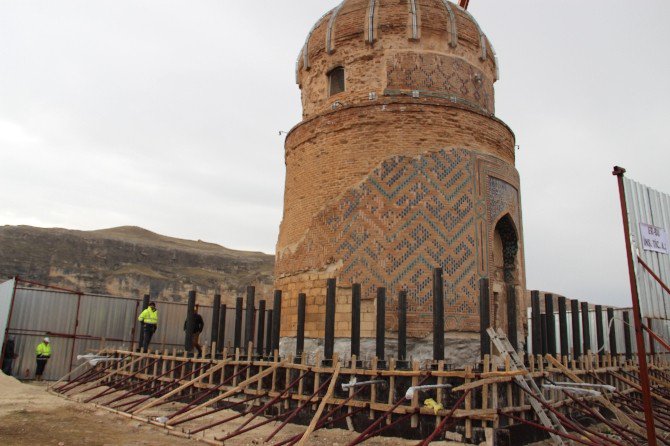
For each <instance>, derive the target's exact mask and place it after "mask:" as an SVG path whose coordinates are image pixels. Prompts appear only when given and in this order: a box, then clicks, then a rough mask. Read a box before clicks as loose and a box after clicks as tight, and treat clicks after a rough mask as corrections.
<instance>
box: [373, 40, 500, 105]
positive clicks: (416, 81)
mask: <svg viewBox="0 0 670 446" xmlns="http://www.w3.org/2000/svg"><path fill="white" fill-rule="evenodd" d="M386 76H387V82H388V84H387V87H386V88H387V89H388V90H399V91H411V90H419V91H421V92H431V93H434V94H438V95H442V96H454V97H457V98H461V99H464V100H466V101H467V102H470V103H473V104H476V105H477V106H479V107H481V108H483V109H484V110H486V111H488V112H489V113H493V107H494V95H493V84H492V83H491V82H490V81H489V80H487V79H486V78H485V77H484V74H483V73H482V71H481V70H479V69H477V68H475V67H473V66H472V65H470V64H469V63H467V62H465V61H464V60H463V59H460V58H458V57H451V56H445V55H442V54H435V53H423V54H422V53H414V52H411V53H396V54H394V55H393V56H392V57H390V58H389V59H388V60H387V62H386Z"/></svg>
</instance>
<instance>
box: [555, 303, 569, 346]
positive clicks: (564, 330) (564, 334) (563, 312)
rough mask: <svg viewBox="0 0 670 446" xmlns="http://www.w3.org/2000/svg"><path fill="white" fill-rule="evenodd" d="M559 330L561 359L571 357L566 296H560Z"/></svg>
mask: <svg viewBox="0 0 670 446" xmlns="http://www.w3.org/2000/svg"><path fill="white" fill-rule="evenodd" d="M558 329H559V331H560V333H559V337H560V339H561V357H566V356H569V355H570V346H569V345H568V306H567V305H566V300H565V296H558Z"/></svg>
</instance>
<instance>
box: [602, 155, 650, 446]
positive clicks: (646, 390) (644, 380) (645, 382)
mask: <svg viewBox="0 0 670 446" xmlns="http://www.w3.org/2000/svg"><path fill="white" fill-rule="evenodd" d="M624 173H626V169H623V168H621V167H618V166H615V167H614V171H613V172H612V174H613V175H615V176H616V177H617V182H618V184H619V200H620V201H621V217H622V220H623V231H624V236H625V241H626V255H627V257H628V276H629V279H630V291H631V295H632V299H633V320H634V323H635V339H636V341H637V356H638V359H639V362H640V384H641V387H642V400H643V405H644V414H645V420H646V424H647V441H648V442H649V446H656V445H657V442H656V426H655V425H654V412H653V409H652V402H651V390H650V386H649V369H648V367H647V355H646V352H645V345H644V335H643V333H642V315H641V312H640V298H639V296H638V293H637V281H636V276H635V265H634V264H633V250H632V247H631V245H630V227H629V225H628V205H627V204H626V191H625V187H624V183H623V175H624Z"/></svg>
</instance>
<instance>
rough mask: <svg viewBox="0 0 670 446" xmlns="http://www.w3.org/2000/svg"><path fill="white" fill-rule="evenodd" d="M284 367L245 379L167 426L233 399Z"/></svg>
mask: <svg viewBox="0 0 670 446" xmlns="http://www.w3.org/2000/svg"><path fill="white" fill-rule="evenodd" d="M282 365H284V362H283V361H282V362H280V363H278V364H275V365H273V366H272V367H270V368H268V369H265V370H263V372H261V373H258V374H256V375H254V376H252V377H251V378H249V379H245V380H244V381H242V382H241V383H239V384H238V385H237V386H236V387H233V388H232V389H230V390H228V391H227V392H224V393H222V394H221V395H219V396H217V397H216V398H212V399H211V400H208V401H205V402H204V403H202V404H200V405H199V406H196V407H194V408H193V409H191V410H189V411H187V412H184V413H183V414H181V415H179V416H178V417H175V418H172V419H171V420H170V421H168V422H167V423H166V424H167V425H168V426H170V425H173V424H175V423H178V422H179V421H180V420H183V419H184V418H188V417H190V416H191V415H192V414H193V412H195V411H197V410H200V409H203V408H205V407H207V406H211V405H212V404H214V403H218V402H219V401H221V400H224V399H226V398H228V397H231V396H233V395H235V394H237V393H240V390H242V389H244V388H245V387H247V386H248V385H250V384H253V383H255V382H256V381H258V380H259V379H263V378H265V377H266V376H268V375H270V374H272V372H274V371H275V369H277V368H278V367H279V366H282Z"/></svg>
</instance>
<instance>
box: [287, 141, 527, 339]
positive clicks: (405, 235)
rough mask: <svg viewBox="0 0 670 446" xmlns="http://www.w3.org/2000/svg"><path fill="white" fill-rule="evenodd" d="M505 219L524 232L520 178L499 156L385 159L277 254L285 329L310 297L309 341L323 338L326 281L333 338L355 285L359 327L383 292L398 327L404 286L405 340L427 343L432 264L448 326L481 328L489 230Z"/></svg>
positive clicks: (340, 332) (342, 328)
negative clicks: (330, 286) (440, 280)
mask: <svg viewBox="0 0 670 446" xmlns="http://www.w3.org/2000/svg"><path fill="white" fill-rule="evenodd" d="M508 214H509V215H510V217H511V218H512V220H513V221H514V222H515V225H516V227H521V214H520V207H519V194H518V176H517V175H516V171H515V170H514V168H513V167H511V168H510V166H509V165H508V164H506V163H504V162H502V161H501V160H499V159H497V158H495V157H492V156H489V155H484V154H481V153H478V152H473V151H469V150H465V149H446V150H439V151H434V152H426V153H423V154H419V155H416V156H413V157H409V156H394V157H391V158H388V159H386V160H385V161H384V162H382V163H381V165H380V166H379V167H377V168H376V169H374V170H373V171H372V172H371V173H370V174H369V175H367V176H366V177H365V179H364V180H363V181H361V182H360V183H358V184H357V185H356V186H355V187H352V188H351V189H349V190H348V191H346V192H345V193H344V194H342V195H341V196H340V197H339V198H338V199H337V200H335V201H334V202H333V203H331V204H330V205H328V206H326V208H325V209H323V210H322V211H320V212H319V213H318V214H317V215H316V216H315V217H314V218H313V219H312V220H311V224H310V227H309V229H308V230H307V233H306V235H305V236H304V237H303V239H302V241H301V242H300V243H299V244H298V246H297V248H296V249H291V250H287V251H283V252H282V253H278V256H277V263H276V275H277V278H278V280H277V282H276V286H277V287H278V288H280V289H282V290H283V291H284V292H285V293H286V298H285V302H284V305H282V307H283V311H282V315H283V317H284V326H285V329H286V330H287V333H292V334H293V335H294V334H295V329H294V328H293V325H292V324H295V322H296V321H297V319H296V318H297V316H296V309H295V306H296V304H297V295H298V293H301V292H304V293H306V294H307V296H308V300H307V315H308V316H307V325H306V327H305V329H306V336H308V337H319V336H320V333H321V334H322V333H323V330H324V328H325V301H324V299H325V292H326V291H325V290H326V288H325V286H326V285H325V284H326V279H327V278H330V277H335V278H336V279H337V280H338V283H339V285H340V287H339V288H338V306H337V316H336V336H338V337H346V336H347V335H348V334H349V329H350V326H349V321H350V320H351V306H350V304H351V301H350V290H349V287H350V285H351V284H352V283H361V284H362V286H363V298H364V299H369V300H370V301H371V303H370V304H369V305H370V306H369V307H366V308H365V309H364V311H363V317H362V321H364V322H369V323H370V324H373V323H374V311H375V310H374V302H373V301H372V299H373V297H374V296H375V292H376V288H377V287H379V286H384V287H386V288H387V290H388V297H387V300H388V308H387V318H386V322H387V327H388V329H389V330H390V331H395V330H397V318H396V314H397V313H396V312H397V309H396V305H397V301H396V297H397V293H398V291H400V290H401V289H406V290H407V291H408V306H409V308H408V335H409V336H411V337H425V336H427V335H428V334H429V333H430V331H431V329H432V288H431V286H432V282H431V278H432V269H433V268H434V267H438V266H439V267H442V268H443V269H444V276H445V277H444V278H445V328H446V330H448V331H466V332H476V331H478V330H479V297H478V296H479V289H478V282H479V278H481V277H489V275H490V272H489V271H490V264H491V262H492V260H493V256H492V254H491V251H492V243H493V242H492V240H493V231H494V229H495V225H496V223H497V222H498V220H499V219H500V218H502V217H503V216H505V215H508ZM521 251H522V249H521ZM518 270H519V271H523V257H522V256H519V259H518ZM300 271H302V273H297V272H300ZM317 271H318V273H317ZM520 276H521V277H522V276H523V274H520ZM310 315H312V316H311V317H310ZM373 328H374V327H373V326H370V327H367V326H365V325H364V326H363V330H368V329H369V330H372V329H373ZM370 333H371V334H372V333H373V332H370ZM288 335H289V334H287V336H288Z"/></svg>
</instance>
